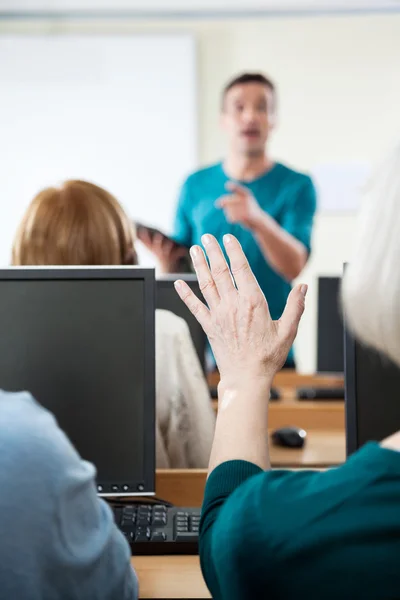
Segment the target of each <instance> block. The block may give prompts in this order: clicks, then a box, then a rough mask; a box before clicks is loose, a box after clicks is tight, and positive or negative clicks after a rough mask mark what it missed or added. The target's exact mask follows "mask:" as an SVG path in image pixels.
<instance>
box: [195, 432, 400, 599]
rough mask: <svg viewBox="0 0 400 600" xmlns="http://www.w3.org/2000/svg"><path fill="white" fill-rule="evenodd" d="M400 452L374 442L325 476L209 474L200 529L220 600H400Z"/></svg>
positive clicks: (249, 470)
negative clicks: (304, 599) (295, 599)
mask: <svg viewBox="0 0 400 600" xmlns="http://www.w3.org/2000/svg"><path fill="white" fill-rule="evenodd" d="M399 506H400V452H394V451H389V450H385V449H383V448H381V447H380V446H379V445H378V444H374V443H370V444H367V445H366V446H365V447H363V448H362V449H361V450H359V451H358V452H357V453H356V454H354V455H353V456H352V457H351V458H350V459H349V460H348V461H347V462H346V463H345V464H344V465H342V466H341V467H338V468H335V469H330V470H328V471H324V472H318V471H297V472H293V471H283V470H273V471H268V472H262V471H261V470H260V469H259V468H258V467H257V466H255V465H253V464H250V463H247V462H242V461H230V462H226V463H224V464H222V465H220V466H219V467H218V468H216V469H215V470H214V471H213V472H212V473H211V475H210V477H209V479H208V482H207V485H206V490H205V497H204V504H203V510H202V521H201V527H200V542H199V550H200V560H201V567H202V571H203V576H204V578H205V581H206V583H207V586H208V588H209V590H210V592H211V594H212V596H213V599H214V600H250V599H253V598H268V600H275V599H276V600H277V599H279V600H289V599H291V598H309V599H312V600H314V598H315V599H318V600H319V599H320V598H324V600H337V598H341V599H342V600H353V599H354V598H363V600H376V599H377V598H400V569H399V568H398V566H399V563H398V557H399V556H400V510H399Z"/></svg>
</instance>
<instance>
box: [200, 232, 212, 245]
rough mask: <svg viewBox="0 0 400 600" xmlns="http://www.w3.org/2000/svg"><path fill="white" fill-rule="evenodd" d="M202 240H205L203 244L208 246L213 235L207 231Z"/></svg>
mask: <svg viewBox="0 0 400 600" xmlns="http://www.w3.org/2000/svg"><path fill="white" fill-rule="evenodd" d="M201 241H202V242H203V244H204V245H205V246H207V244H209V243H210V242H211V235H208V233H206V234H205V235H203V237H202V238H201Z"/></svg>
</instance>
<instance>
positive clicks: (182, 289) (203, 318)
mask: <svg viewBox="0 0 400 600" xmlns="http://www.w3.org/2000/svg"><path fill="white" fill-rule="evenodd" d="M174 285H175V289H176V291H177V292H178V295H179V297H180V299H181V300H182V301H183V302H184V303H185V304H186V306H187V307H188V309H189V310H190V312H191V313H192V315H193V316H194V317H195V318H196V319H197V321H198V322H199V323H200V325H201V326H202V328H203V329H204V332H205V333H206V334H207V331H208V330H209V326H210V322H211V315H210V311H209V310H208V308H207V307H206V306H205V305H204V304H203V302H202V301H201V300H199V298H197V296H196V295H195V294H194V293H193V292H192V290H191V289H190V287H189V286H188V284H187V283H186V282H185V281H182V280H181V279H178V281H175V284H174Z"/></svg>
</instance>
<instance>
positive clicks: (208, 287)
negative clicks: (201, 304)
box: [190, 246, 220, 308]
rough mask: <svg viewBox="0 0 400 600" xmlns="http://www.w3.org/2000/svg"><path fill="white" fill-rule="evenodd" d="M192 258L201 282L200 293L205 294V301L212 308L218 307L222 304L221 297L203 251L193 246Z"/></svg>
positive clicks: (191, 250)
mask: <svg viewBox="0 0 400 600" xmlns="http://www.w3.org/2000/svg"><path fill="white" fill-rule="evenodd" d="M190 256H191V259H192V263H193V266H194V270H195V271H196V275H197V280H198V282H199V286H200V291H201V293H202V294H203V297H204V300H205V301H206V302H207V304H208V306H209V307H210V308H213V307H215V306H217V305H218V304H219V302H220V297H219V294H218V291H217V286H216V285H215V282H214V279H213V277H212V275H211V273H210V269H209V268H208V264H207V261H206V257H205V256H204V252H203V249H202V248H200V246H192V248H190Z"/></svg>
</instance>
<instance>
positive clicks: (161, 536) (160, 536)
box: [151, 531, 167, 542]
mask: <svg viewBox="0 0 400 600" xmlns="http://www.w3.org/2000/svg"><path fill="white" fill-rule="evenodd" d="M166 539H167V536H166V535H165V533H163V532H162V531H155V532H154V533H153V535H152V536H151V541H152V542H165V541H166Z"/></svg>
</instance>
